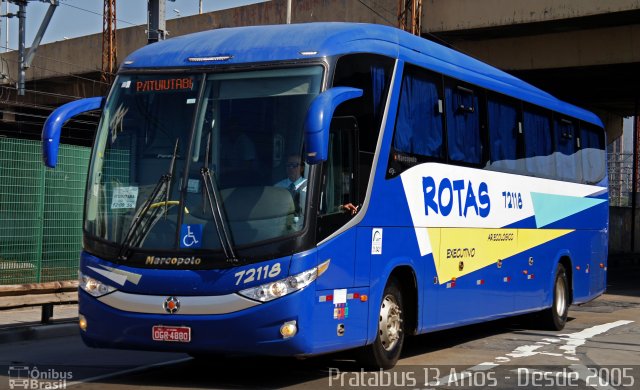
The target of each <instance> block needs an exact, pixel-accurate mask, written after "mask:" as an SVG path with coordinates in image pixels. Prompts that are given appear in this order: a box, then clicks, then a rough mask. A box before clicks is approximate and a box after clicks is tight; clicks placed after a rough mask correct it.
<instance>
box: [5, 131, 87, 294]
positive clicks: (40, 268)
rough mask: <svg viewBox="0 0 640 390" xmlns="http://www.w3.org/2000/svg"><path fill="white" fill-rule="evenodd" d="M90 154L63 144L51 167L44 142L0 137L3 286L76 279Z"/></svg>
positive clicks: (85, 148) (83, 148) (79, 148)
mask: <svg viewBox="0 0 640 390" xmlns="http://www.w3.org/2000/svg"><path fill="white" fill-rule="evenodd" d="M89 154H90V148H87V147H82V146H72V145H60V151H59V155H58V165H57V167H56V169H48V168H45V166H44V164H43V163H42V157H41V156H42V145H41V142H38V141H30V140H23V139H13V138H0V285H6V284H25V283H44V282H52V281H60V280H70V279H76V278H77V276H78V275H77V270H78V259H79V256H80V250H81V248H82V213H83V199H84V191H85V181H86V176H87V166H88V163H89Z"/></svg>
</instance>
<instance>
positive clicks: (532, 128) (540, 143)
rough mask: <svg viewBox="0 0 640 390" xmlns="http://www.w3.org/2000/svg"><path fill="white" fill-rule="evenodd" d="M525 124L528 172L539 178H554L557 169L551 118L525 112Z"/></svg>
mask: <svg viewBox="0 0 640 390" xmlns="http://www.w3.org/2000/svg"><path fill="white" fill-rule="evenodd" d="M523 122H524V145H525V157H526V165H527V171H529V173H532V174H534V175H539V176H553V175H554V174H555V170H556V169H555V162H554V159H553V138H551V121H550V120H549V116H548V115H543V114H538V113H535V112H531V111H525V113H524V116H523Z"/></svg>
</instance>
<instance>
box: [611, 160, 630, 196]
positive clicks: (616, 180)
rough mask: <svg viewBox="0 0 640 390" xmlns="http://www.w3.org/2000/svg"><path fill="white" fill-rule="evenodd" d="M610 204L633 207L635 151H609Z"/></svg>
mask: <svg viewBox="0 0 640 390" xmlns="http://www.w3.org/2000/svg"><path fill="white" fill-rule="evenodd" d="M608 160H609V205H610V206H618V207H631V192H632V191H633V153H609V155H608Z"/></svg>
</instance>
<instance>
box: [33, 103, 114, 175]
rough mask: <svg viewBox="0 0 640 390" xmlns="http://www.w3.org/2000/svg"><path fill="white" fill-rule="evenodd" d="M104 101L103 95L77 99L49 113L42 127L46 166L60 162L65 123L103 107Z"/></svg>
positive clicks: (52, 166)
mask: <svg viewBox="0 0 640 390" xmlns="http://www.w3.org/2000/svg"><path fill="white" fill-rule="evenodd" d="M103 101H104V98H103V97H93V98H87V99H80V100H76V101H73V102H71V103H67V104H65V105H62V106H60V107H58V108H57V109H56V110H55V111H53V112H52V113H51V115H49V117H48V118H47V121H46V122H44V127H42V159H43V160H44V164H45V165H46V166H48V167H49V168H55V167H56V164H57V163H58V147H59V145H60V131H61V130H62V126H63V125H64V123H65V122H66V121H68V120H69V119H71V118H73V117H74V116H76V115H80V114H82V113H83V112H87V111H93V110H97V109H99V108H101V107H102V103H103Z"/></svg>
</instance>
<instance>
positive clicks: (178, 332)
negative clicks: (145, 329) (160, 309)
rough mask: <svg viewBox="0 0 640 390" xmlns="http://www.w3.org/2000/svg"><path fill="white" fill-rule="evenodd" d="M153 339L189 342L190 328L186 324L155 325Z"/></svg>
mask: <svg viewBox="0 0 640 390" xmlns="http://www.w3.org/2000/svg"><path fill="white" fill-rule="evenodd" d="M153 341H173V342H178V343H189V342H191V328H189V327H188V326H164V325H155V326H154V327H153Z"/></svg>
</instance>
